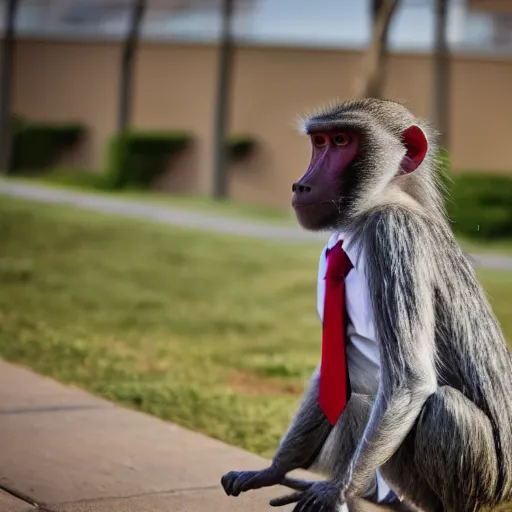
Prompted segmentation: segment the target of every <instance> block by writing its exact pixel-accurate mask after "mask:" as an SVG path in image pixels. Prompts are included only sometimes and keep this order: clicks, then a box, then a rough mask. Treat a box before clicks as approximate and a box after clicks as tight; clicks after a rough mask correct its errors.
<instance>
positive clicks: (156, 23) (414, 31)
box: [19, 0, 512, 53]
mask: <svg viewBox="0 0 512 512" xmlns="http://www.w3.org/2000/svg"><path fill="white" fill-rule="evenodd" d="M53 1H57V0H53ZM151 1H152V0H149V2H150V3H151ZM109 2H111V3H113V2H114V0H101V3H102V4H108V3H109ZM125 2H126V5H128V0H125ZM82 3H83V4H84V5H89V6H90V5H91V1H90V0H72V2H69V1H67V2H63V3H62V5H67V6H70V5H74V6H75V7H76V6H80V4H82ZM433 4H434V0H401V2H400V7H399V8H398V10H397V12H396V14H395V15H394V18H393V22H392V25H391V30H390V47H391V48H392V49H398V50H413V51H414V50H419V51H424V50H429V49H431V48H432V47H433V42H434V9H433ZM21 5H22V12H20V16H19V26H20V31H21V32H25V33H37V32H39V33H40V32H41V31H45V30H46V31H48V27H47V26H45V23H44V22H42V18H41V17H42V16H44V12H45V8H44V7H43V6H44V2H43V0H21ZM450 6H451V8H450V12H449V28H448V38H449V41H450V43H451V44H452V45H453V46H457V47H461V46H462V47H464V46H471V47H473V48H481V49H483V48H485V46H486V44H488V43H489V42H490V23H489V22H490V20H489V19H485V16H484V17H482V16H478V15H474V14H472V15H468V13H467V12H466V7H465V6H466V0H451V2H450ZM127 12H128V9H125V13H127ZM126 25H127V17H126V16H124V19H123V17H121V18H119V19H118V20H117V21H116V20H114V21H111V22H108V23H103V24H102V25H101V30H102V33H103V35H107V36H109V35H110V36H113V37H119V35H120V34H124V33H125V31H126ZM99 30H100V27H99V26H98V24H91V25H90V26H89V27H86V29H85V32H84V30H80V28H79V27H77V26H69V27H67V29H66V30H65V32H66V35H67V36H73V35H75V36H80V35H82V34H84V33H89V35H91V36H95V35H98V33H99ZM218 30H219V15H218V13H212V12H207V13H205V12H202V13H193V14H179V15H178V14H175V13H174V14H171V13H169V14H168V15H167V16H162V13H161V12H160V13H156V14H155V15H154V16H153V17H151V16H147V18H146V22H145V24H144V25H143V35H145V36H147V37H157V38H162V37H163V38H171V39H172V38H179V39H187V40H199V41H200V40H203V41H213V40H215V39H216V37H217V34H218ZM511 30H512V28H511ZM235 33H236V35H237V39H238V40H240V41H243V40H246V41H249V42H253V43H264V44H278V45H279V44H284V45H305V46H321V47H335V48H336V47H345V48H347V47H348V48H353V47H356V48H357V47H362V46H365V45H367V43H368V41H369V38H370V0H255V1H254V2H253V7H252V8H251V11H250V12H249V13H248V14H247V15H245V16H244V15H243V14H240V13H239V15H237V16H236V22H235ZM511 53H512V48H511Z"/></svg>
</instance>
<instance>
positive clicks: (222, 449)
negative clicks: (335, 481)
mask: <svg viewBox="0 0 512 512" xmlns="http://www.w3.org/2000/svg"><path fill="white" fill-rule="evenodd" d="M0 438H1V439H2V448H1V454H0V511H1V512H36V510H40V511H44V512H217V511H219V512H220V511H222V512H264V511H268V512H270V511H271V510H275V509H272V508H271V507H270V506H269V505H268V501H269V499H271V498H272V497H276V496H279V495H280V494H283V493H288V492H290V490H289V489H286V488H282V487H277V488H274V489H265V490H259V491H253V492H250V493H247V494H244V495H242V496H240V497H238V498H232V497H227V496H226V495H225V494H224V492H223V491H222V488H221V487H220V478H221V476H222V475H223V474H224V473H225V472H226V471H229V470H232V469H238V468H240V469H244V468H247V469H251V468H253V469H257V468H263V467H266V466H267V465H268V461H266V460H264V459H262V458H260V457H257V456H255V455H252V454H250V453H247V452H245V451H243V450H240V449H237V448H234V447H231V446H228V445H226V444H224V443H221V442H219V441H216V440H214V439H210V438H208V437H205V436H203V435H200V434H198V433H195V432H191V431H189V430H186V429H183V428H180V427H178V426H176V425H173V424H171V423H167V422H164V421H161V420H159V419H157V418H154V417H152V416H148V415H146V414H142V413H140V412H136V411H133V410H129V409H125V408H122V407H118V406H116V405H114V404H112V403H110V402H107V401H105V400H102V399H99V398H96V397H93V396H91V395H89V394H87V393H85V392H84V391H81V390H79V389H76V388H73V387H67V386H63V385H62V384H59V383H57V382H55V381H53V380H51V379H48V378H46V377H42V376H40V375H37V374H35V373H33V372H31V371H29V370H26V369H24V368H21V367H19V366H14V365H11V364H8V363H6V362H3V361H1V360H0ZM296 476H298V477H306V478H311V477H313V478H315V476H313V475H309V474H307V473H305V472H297V473H296ZM291 509H292V506H289V507H283V508H279V509H278V510H279V511H280V512H289V511H290V510H291ZM361 510H364V512H372V511H374V510H375V508H374V507H372V506H370V505H365V508H364V509H361ZM378 510H383V509H380V508H379V509H378Z"/></svg>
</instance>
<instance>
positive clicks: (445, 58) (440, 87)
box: [434, 0, 451, 150]
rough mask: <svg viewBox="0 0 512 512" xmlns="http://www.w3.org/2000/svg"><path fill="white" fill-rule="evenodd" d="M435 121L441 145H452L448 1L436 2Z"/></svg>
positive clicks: (445, 146) (438, 0) (446, 146)
mask: <svg viewBox="0 0 512 512" xmlns="http://www.w3.org/2000/svg"><path fill="white" fill-rule="evenodd" d="M435 20H436V21H435V46H436V49H435V72H434V77H435V78H434V80H435V83H434V119H435V123H436V125H437V129H438V130H439V131H440V140H439V142H440V144H441V146H442V147H443V149H445V150H448V149H449V143H450V137H449V135H450V82H451V80H450V78H451V77H450V52H449V47H448V39H447V26H448V0H436V16H435Z"/></svg>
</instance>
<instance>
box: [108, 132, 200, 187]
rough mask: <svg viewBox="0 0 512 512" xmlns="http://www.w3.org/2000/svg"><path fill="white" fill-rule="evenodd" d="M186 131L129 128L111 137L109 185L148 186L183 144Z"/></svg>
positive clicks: (186, 139) (186, 136) (188, 139)
mask: <svg viewBox="0 0 512 512" xmlns="http://www.w3.org/2000/svg"><path fill="white" fill-rule="evenodd" d="M191 140H192V139H191V136H190V135H188V134H186V133H172V132H171V133H168V132H145V131H129V132H124V133H120V134H115V135H113V136H112V137H111V139H110V140H109V143H108V148H107V172H108V176H109V179H108V181H109V185H110V187H111V188H115V189H119V188H125V187H138V188H147V187H149V186H150V185H151V183H153V181H154V180H155V178H157V177H158V176H159V175H160V174H162V173H163V172H165V170H166V168H167V165H168V162H169V159H170V158H171V156H172V155H173V154H175V153H176V152H178V151H180V150H182V149H183V148H184V147H186V146H187V145H188V144H189V143H190V141H191Z"/></svg>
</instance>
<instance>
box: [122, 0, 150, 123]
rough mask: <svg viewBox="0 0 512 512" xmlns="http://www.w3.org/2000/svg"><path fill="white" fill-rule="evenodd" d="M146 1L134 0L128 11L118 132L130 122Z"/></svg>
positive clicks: (123, 50)
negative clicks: (136, 53) (135, 67)
mask: <svg viewBox="0 0 512 512" xmlns="http://www.w3.org/2000/svg"><path fill="white" fill-rule="evenodd" d="M146 3H147V2H146V0H134V2H133V4H132V7H131V13H130V27H129V30H128V34H127V36H126V39H125V41H124V45H123V49H122V55H121V73H120V77H119V109H118V113H117V116H118V117H117V130H118V132H119V133H121V132H124V131H125V130H126V129H127V128H128V126H129V125H130V122H131V110H132V89H133V64H134V60H135V52H136V50H137V44H138V42H139V32H140V25H141V21H142V18H143V16H144V11H145V10H146Z"/></svg>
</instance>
